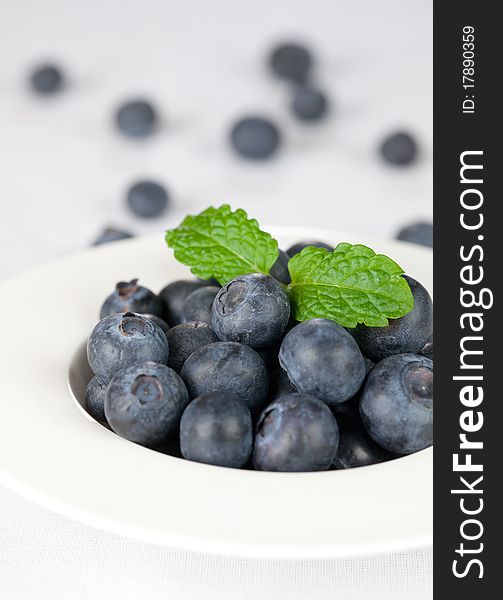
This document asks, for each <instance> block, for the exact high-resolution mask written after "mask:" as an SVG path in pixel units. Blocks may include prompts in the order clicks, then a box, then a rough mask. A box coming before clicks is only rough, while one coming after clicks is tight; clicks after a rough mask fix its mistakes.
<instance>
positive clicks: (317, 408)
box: [253, 394, 339, 472]
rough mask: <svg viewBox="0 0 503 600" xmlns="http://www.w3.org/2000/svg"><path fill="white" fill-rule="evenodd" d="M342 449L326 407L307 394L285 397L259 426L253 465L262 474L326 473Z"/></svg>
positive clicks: (269, 408) (272, 407) (334, 421)
mask: <svg viewBox="0 0 503 600" xmlns="http://www.w3.org/2000/svg"><path fill="white" fill-rule="evenodd" d="M338 445H339V428H338V426H337V421H336V420H335V417H334V416H333V415H332V413H331V412H330V409H329V408H328V406H327V405H326V404H324V403H323V402H321V401H320V400H318V399H317V398H314V397H313V396H309V395H307V394H284V395H282V396H280V397H279V398H277V399H276V400H275V401H274V402H273V403H272V404H269V406H268V407H267V408H266V409H265V410H264V411H263V412H262V414H261V415H260V418H259V421H258V423H257V431H256V436H255V445H254V449H253V464H254V465H255V468H256V469H258V470H260V471H297V472H299V471H325V470H327V469H328V468H329V467H330V465H331V464H332V463H333V461H334V459H335V456H336V453H337V447H338Z"/></svg>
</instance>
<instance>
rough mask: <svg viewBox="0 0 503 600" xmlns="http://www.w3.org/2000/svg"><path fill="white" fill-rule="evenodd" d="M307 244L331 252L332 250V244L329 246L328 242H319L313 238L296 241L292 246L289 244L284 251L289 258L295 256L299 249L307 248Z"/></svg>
mask: <svg viewBox="0 0 503 600" xmlns="http://www.w3.org/2000/svg"><path fill="white" fill-rule="evenodd" d="M308 246H314V247H315V248H325V250H328V251H329V252H332V250H333V249H334V248H333V246H330V245H329V244H325V242H319V241H317V240H313V241H306V242H297V243H296V244H294V245H293V246H290V248H288V250H287V251H286V253H287V254H288V256H289V257H290V258H291V257H292V256H295V255H296V254H298V253H299V252H300V251H301V250H304V248H307V247H308Z"/></svg>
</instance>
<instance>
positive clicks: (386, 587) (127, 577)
mask: <svg viewBox="0 0 503 600" xmlns="http://www.w3.org/2000/svg"><path fill="white" fill-rule="evenodd" d="M0 509H1V514H0V598H2V600H3V599H6V600H7V599H9V600H32V599H33V598H35V597H36V598H37V599H44V600H45V599H46V598H47V599H51V600H101V599H104V598H107V599H115V598H121V600H140V599H144V598H148V599H149V600H158V599H159V600H161V599H162V600H165V599H174V600H196V599H199V598H201V599H204V600H237V599H239V600H285V599H288V600H332V599H333V600H336V599H339V598H340V599H341V600H395V599H396V600H426V599H428V598H431V593H432V592H431V586H432V575H431V560H432V556H431V554H432V553H431V549H429V548H426V549H422V550H417V551H414V552H407V553H398V554H385V555H381V556H368V557H360V558H347V559H343V560H314V561H290V560H288V561H280V560H256V559H238V558H231V557H226V556H218V555H207V554H202V553H197V552H191V551H187V550H180V549H175V548H164V547H161V546H156V545H152V544H145V543H143V542H138V541H135V540H132V539H129V538H125V537H121V536H118V535H113V534H110V533H107V532H103V531H100V530H97V529H94V528H92V527H88V526H85V525H81V524H79V523H76V522H74V521H71V520H69V519H67V518H65V517H61V516H58V515H55V514H52V513H51V512H49V511H47V510H45V509H43V508H40V507H38V506H36V505H34V504H32V503H31V502H28V501H27V500H24V499H22V498H20V497H19V496H17V495H16V494H13V493H12V492H10V491H8V490H6V489H5V488H3V487H0Z"/></svg>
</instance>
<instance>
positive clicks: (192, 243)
mask: <svg viewBox="0 0 503 600" xmlns="http://www.w3.org/2000/svg"><path fill="white" fill-rule="evenodd" d="M166 242H167V244H168V246H169V247H170V248H173V249H174V251H175V258H176V259H177V260H179V261H180V262H181V263H183V264H184V265H187V266H188V267H190V269H191V271H192V273H194V275H196V276H197V277H201V278H202V279H211V278H213V277H214V278H215V279H216V280H217V281H218V282H219V283H220V284H221V285H225V284H226V283H228V282H229V281H230V280H231V279H234V277H238V276H239V275H246V274H247V273H264V274H267V273H269V270H270V269H271V267H272V265H273V264H274V263H275V262H276V260H277V258H278V256H279V251H278V242H277V241H276V240H275V239H273V238H272V237H271V236H270V235H269V234H268V233H265V232H264V231H261V230H260V228H259V226H258V223H257V221H256V220H255V219H249V218H248V215H247V214H246V212H245V211H244V210H241V209H239V210H236V211H234V212H233V211H232V210H231V208H230V206H229V205H228V204H224V205H223V206H220V208H213V207H210V208H207V209H206V210H205V211H203V212H202V213H200V214H199V215H196V216H191V215H189V216H187V217H185V219H184V220H183V222H182V223H181V225H180V226H179V227H177V228H176V229H172V230H170V231H168V232H166Z"/></svg>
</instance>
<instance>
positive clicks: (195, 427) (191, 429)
mask: <svg viewBox="0 0 503 600" xmlns="http://www.w3.org/2000/svg"><path fill="white" fill-rule="evenodd" d="M252 445H253V431H252V420H251V415H250V411H249V410H248V408H247V406H246V404H245V403H244V402H243V400H242V399H241V398H239V397H238V396H236V395H234V394H230V393H227V392H208V393H206V394H202V395H201V396H199V397H198V398H196V399H195V400H193V401H192V402H191V403H190V404H189V405H188V406H187V408H186V409H185V412H184V413H183V415H182V420H181V423H180V447H181V450H182V455H183V457H184V458H186V459H187V460H193V461H196V462H200V463H206V464H209V465H218V466H221V467H233V468H237V469H239V468H241V467H242V466H243V465H245V463H246V462H247V461H248V459H249V458H250V455H251V452H252Z"/></svg>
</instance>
